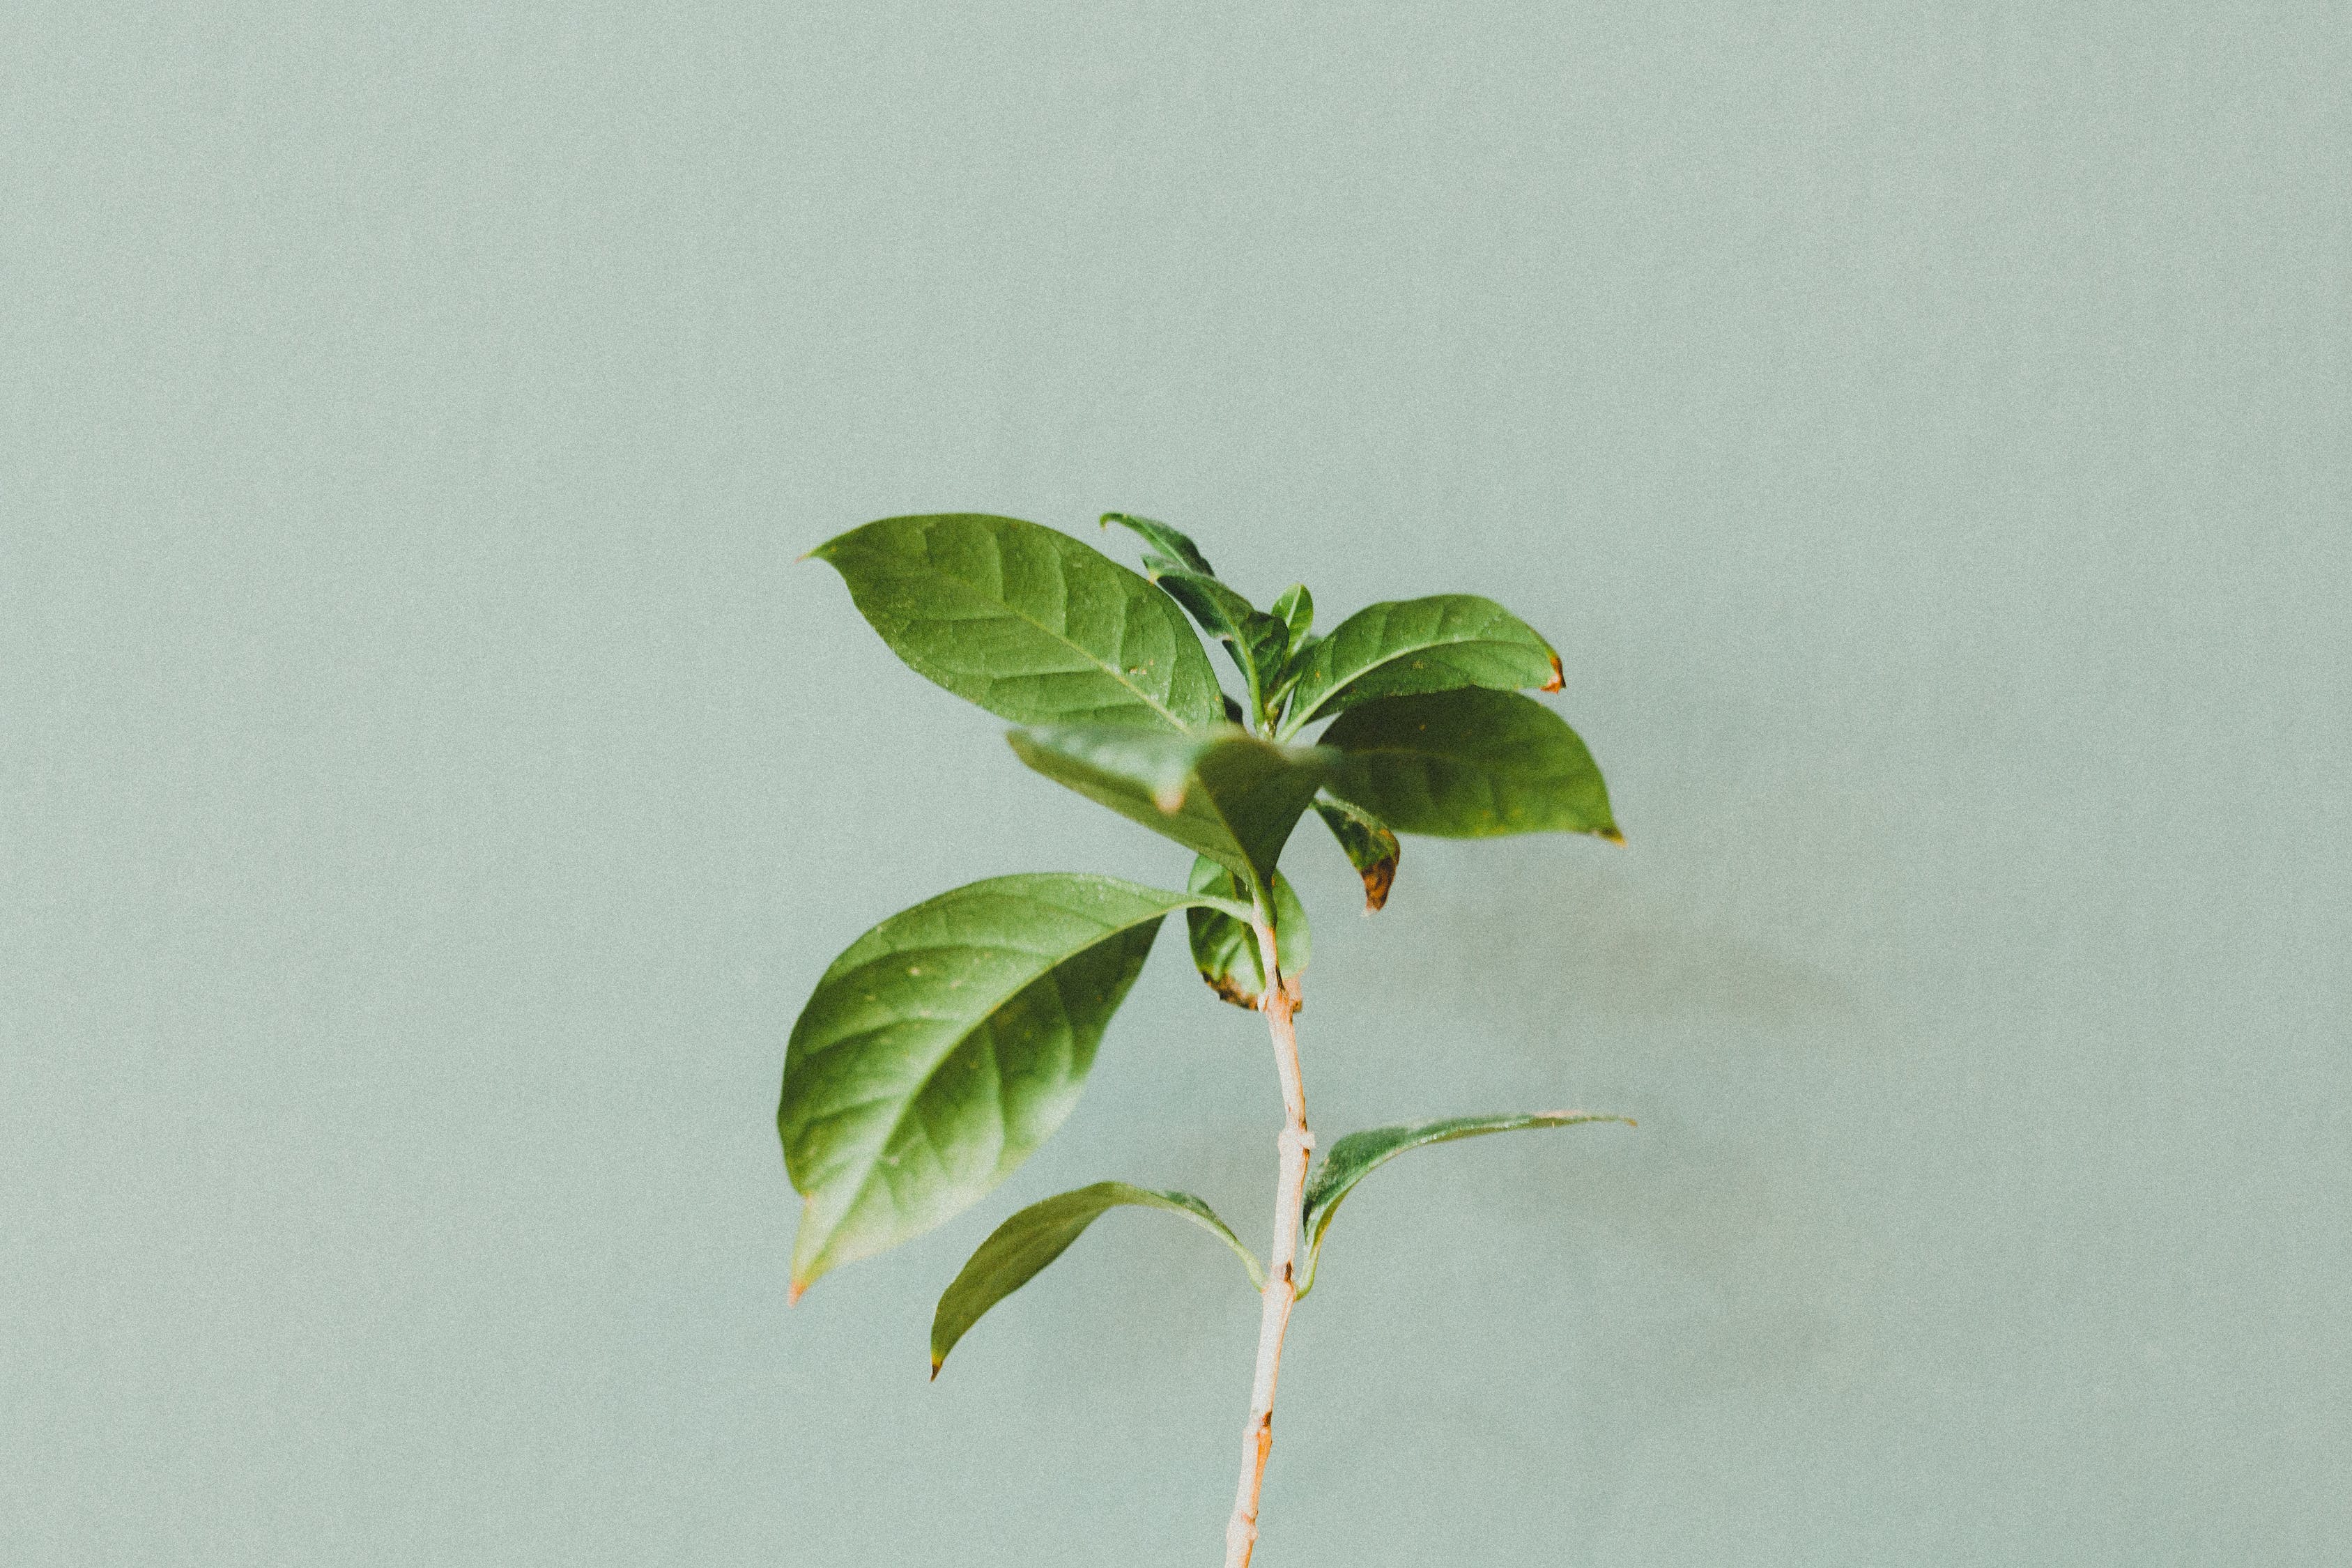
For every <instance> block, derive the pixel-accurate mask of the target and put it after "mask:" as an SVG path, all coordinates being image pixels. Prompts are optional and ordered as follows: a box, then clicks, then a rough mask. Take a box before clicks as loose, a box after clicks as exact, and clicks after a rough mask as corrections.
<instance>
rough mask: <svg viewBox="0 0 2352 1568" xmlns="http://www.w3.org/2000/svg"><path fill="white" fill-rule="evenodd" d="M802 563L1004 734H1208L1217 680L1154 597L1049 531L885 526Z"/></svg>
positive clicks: (911, 521)
mask: <svg viewBox="0 0 2352 1568" xmlns="http://www.w3.org/2000/svg"><path fill="white" fill-rule="evenodd" d="M809 553H810V554H812V555H814V556H815V557H816V558H817V559H818V560H820V561H824V562H825V563H829V564H830V565H832V566H833V567H834V568H835V570H836V571H838V572H839V573H840V574H841V575H842V580H843V581H844V582H845V583H846V584H848V585H849V595H850V598H851V599H852V600H853V601H855V602H856V605H857V610H858V613H859V614H860V615H862V616H865V617H866V620H867V621H868V622H869V623H870V624H871V625H872V626H873V627H874V629H875V630H876V631H877V632H879V633H880V634H881V635H882V640H883V641H884V642H887V643H888V644H889V645H890V647H891V650H892V651H893V652H895V653H897V654H898V657H899V658H902V659H904V660H906V661H907V663H908V666H909V667H910V668H913V669H914V670H915V671H916V672H917V673H918V674H919V675H922V676H923V677H925V678H926V679H930V680H933V681H936V682H938V683H939V684H940V685H941V686H944V687H946V688H947V689H949V690H950V691H952V692H954V693H955V694H956V695H957V696H959V697H961V698H963V699H965V700H968V701H971V702H976V703H978V704H979V705H980V706H981V707H982V708H985V709H987V710H989V711H990V712H992V713H994V714H996V715H998V716H999V717H1000V718H1004V719H1009V720H1011V721H1013V722H1014V723H1016V724H1084V723H1125V724H1139V725H1144V726H1147V727H1151V728H1157V729H1162V730H1175V731H1182V730H1190V729H1198V728H1201V727H1203V726H1206V725H1209V724H1213V723H1215V722H1216V721H1217V719H1218V713H1219V708H1220V701H1219V696H1220V694H1219V692H1218V689H1217V677H1216V672H1215V671H1214V670H1213V669H1212V668H1210V667H1209V656H1208V654H1207V653H1206V652H1205V651H1204V650H1203V649H1202V647H1201V642H1200V639H1199V638H1198V637H1194V636H1193V635H1192V628H1191V627H1190V626H1186V625H1185V624H1184V617H1183V616H1182V615H1181V614H1180V613H1178V611H1177V608H1176V606H1175V605H1173V604H1171V602H1170V601H1169V598H1168V596H1167V595H1165V594H1162V593H1160V591H1159V590H1158V589H1156V588H1154V587H1152V585H1151V584H1150V583H1147V582H1145V581H1144V580H1143V579H1142V578H1140V577H1139V576H1137V575H1136V574H1134V573H1132V572H1130V571H1129V570H1128V569H1127V568H1126V567H1124V566H1121V565H1120V564H1119V563H1118V562H1116V561H1113V560H1111V559H1110V558H1109V557H1108V556H1107V555H1105V554H1103V553H1102V552H1100V551H1098V550H1096V549H1094V548H1093V547H1092V546H1091V545H1087V544H1084V543H1081V542H1078V541H1077V540H1075V539H1072V538H1070V537H1069V536H1068V535H1067V534H1065V533H1058V532H1056V531H1054V530H1053V529H1050V528H1041V527H1039V526H1038V525H1037V524H1035V523H1034V522H1023V521H1020V520H1019V519H1017V518H1010V517H988V516H983V515H980V514H977V513H969V512H963V513H948V514H943V515H940V516H935V517H892V518H885V519H883V520H882V521H879V522H869V523H867V524H866V525H865V526H864V527H862V528H854V529H851V530H850V531H848V532H847V533H845V534H842V535H841V536H840V537H839V538H836V539H833V540H828V541H827V542H824V543H823V544H820V545H818V546H817V547H816V549H814V550H813V551H811V552H809Z"/></svg>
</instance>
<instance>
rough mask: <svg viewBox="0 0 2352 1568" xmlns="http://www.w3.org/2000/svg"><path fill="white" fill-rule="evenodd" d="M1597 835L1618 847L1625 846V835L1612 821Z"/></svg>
mask: <svg viewBox="0 0 2352 1568" xmlns="http://www.w3.org/2000/svg"><path fill="white" fill-rule="evenodd" d="M1598 837H1601V838H1603V839H1605V840H1607V841H1608V842H1609V843H1612V844H1614V845H1616V846H1617V847H1619V848H1620V849H1622V848H1623V847H1625V835H1624V834H1623V833H1622V831H1620V830H1619V828H1618V827H1617V826H1616V825H1615V824H1614V823H1612V824H1611V825H1610V826H1607V827H1604V828H1602V829H1601V832H1600V834H1599V836H1598Z"/></svg>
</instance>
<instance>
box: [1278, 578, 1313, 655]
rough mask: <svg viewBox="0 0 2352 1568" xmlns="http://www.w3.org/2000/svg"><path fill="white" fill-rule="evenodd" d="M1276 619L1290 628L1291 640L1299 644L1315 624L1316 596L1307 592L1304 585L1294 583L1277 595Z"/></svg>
mask: <svg viewBox="0 0 2352 1568" xmlns="http://www.w3.org/2000/svg"><path fill="white" fill-rule="evenodd" d="M1274 618H1275V619H1276V620H1277V621H1280V622H1281V623H1282V624H1283V625H1284V626H1288V627H1289V628H1290V640H1291V641H1292V642H1294V643H1295V642H1297V640H1298V639H1299V638H1300V637H1305V636H1306V635H1307V627H1309V626H1313V625H1314V624H1315V595H1312V594H1310V593H1308V592H1307V584H1304V583H1293V584H1291V585H1290V586H1289V587H1287V588H1285V589H1284V590H1283V591H1282V592H1281V593H1280V594H1279V595H1276V598H1275V601H1274Z"/></svg>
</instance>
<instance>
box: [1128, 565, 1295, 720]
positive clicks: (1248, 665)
mask: <svg viewBox="0 0 2352 1568" xmlns="http://www.w3.org/2000/svg"><path fill="white" fill-rule="evenodd" d="M1151 580H1152V581H1153V582H1154V583H1157V584H1160V587H1161V588H1162V589H1164V590H1166V592H1167V594H1168V596H1169V597H1170V598H1171V599H1173V600H1175V601H1176V602H1177V603H1178V604H1180V605H1183V606H1184V610H1185V613H1186V614H1188V615H1190V616H1192V619H1193V620H1194V621H1196V622H1198V623H1199V624H1200V627H1201V629H1202V631H1204V632H1206V633H1208V634H1209V635H1210V636H1211V637H1215V638H1216V639H1217V640H1218V641H1219V642H1222V643H1223V644H1224V645H1225V651H1226V652H1227V653H1229V654H1231V655H1232V656H1233V659H1234V668H1237V669H1239V670H1240V671H1241V672H1242V679H1243V680H1244V681H1245V682H1246V683H1247V684H1248V686H1249V697H1250V702H1249V705H1250V710H1251V711H1252V712H1254V713H1257V714H1261V715H1262V714H1264V713H1265V710H1266V708H1267V705H1268V702H1267V697H1268V693H1269V692H1270V691H1271V689H1272V688H1273V686H1274V683H1275V680H1276V678H1277V677H1278V676H1280V675H1281V673H1282V667H1283V659H1284V658H1285V657H1286V655H1287V654H1288V653H1289V651H1290V628H1289V627H1288V626H1285V625H1284V624H1283V623H1282V622H1280V621H1278V620H1276V619H1275V618H1274V617H1273V616H1269V615H1266V614H1265V612H1263V611H1261V610H1258V609H1255V608H1253V607H1252V606H1251V605H1250V602H1249V601H1248V600H1247V599H1244V598H1243V597H1242V596H1241V595H1239V594H1236V593H1234V591H1233V590H1232V589H1231V588H1228V587H1226V586H1225V585H1224V584H1223V583H1220V582H1218V581H1217V580H1216V579H1215V578H1214V577H1203V576H1202V575H1201V574H1198V573H1195V572H1159V571H1155V572H1154V573H1153V574H1151Z"/></svg>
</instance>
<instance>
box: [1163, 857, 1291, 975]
mask: <svg viewBox="0 0 2352 1568" xmlns="http://www.w3.org/2000/svg"><path fill="white" fill-rule="evenodd" d="M1185 885H1186V886H1187V887H1189V888H1190V889H1192V891H1193V892H1196V893H1207V894H1210V895H1212V896H1213V897H1216V898H1221V899H1234V900H1247V899H1248V897H1249V889H1247V888H1245V887H1244V886H1243V885H1242V884H1241V882H1240V880H1239V879H1237V878H1235V877H1234V874H1233V873H1232V872H1231V871H1229V870H1227V869H1226V868H1224V867H1223V866H1221V865H1219V864H1218V863H1217V862H1216V861H1214V860H1212V859H1210V858H1208V857H1207V856H1206V855H1202V856H1201V857H1199V858H1196V859H1195V860H1194V861H1193V862H1192V878H1191V879H1190V880H1189V881H1188V882H1187V883H1186V884H1185ZM1184 926H1185V935H1186V936H1187V937H1188V938H1189V939H1190V940H1191V942H1192V966H1193V967H1194V968H1195V969H1198V970H1199V971H1200V972H1201V978H1202V979H1203V980H1205V981H1207V982H1208V983H1209V989H1210V990H1212V991H1214V992H1215V993H1216V994H1218V995H1219V996H1222V997H1223V998H1224V999H1225V1000H1226V1001H1228V1002H1230V1003H1232V1004H1233V1005H1234V1006H1236V1007H1255V1006H1256V1005H1257V1004H1258V997H1259V995H1260V994H1262V993H1263V992H1264V991H1265V964H1264V963H1262V962H1260V960H1259V955H1258V951H1257V932H1256V931H1254V930H1252V929H1251V927H1250V925H1249V922H1248V921H1241V920H1236V919H1234V917H1233V916H1232V915H1230V914H1227V913H1226V912H1225V911H1224V910H1221V909H1216V908H1214V907H1213V906H1209V905H1202V906H1200V907H1198V908H1195V909H1191V910H1185V911H1184ZM1312 952H1313V949H1312V947H1311V945H1310V939H1309V937H1308V934H1307V910H1306V908H1305V906H1303V905H1302V904H1300V903H1299V901H1298V895H1297V893H1296V892H1295V891H1293V890H1292V889H1291V886H1290V879H1289V878H1287V877H1285V876H1284V875H1283V874H1282V873H1281V872H1279V871H1276V873H1275V874H1274V954H1275V962H1276V963H1279V964H1281V965H1282V972H1283V973H1285V974H1298V973H1303V972H1304V971H1305V970H1306V968H1307V960H1308V958H1309V957H1310V956H1311V955H1312Z"/></svg>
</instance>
